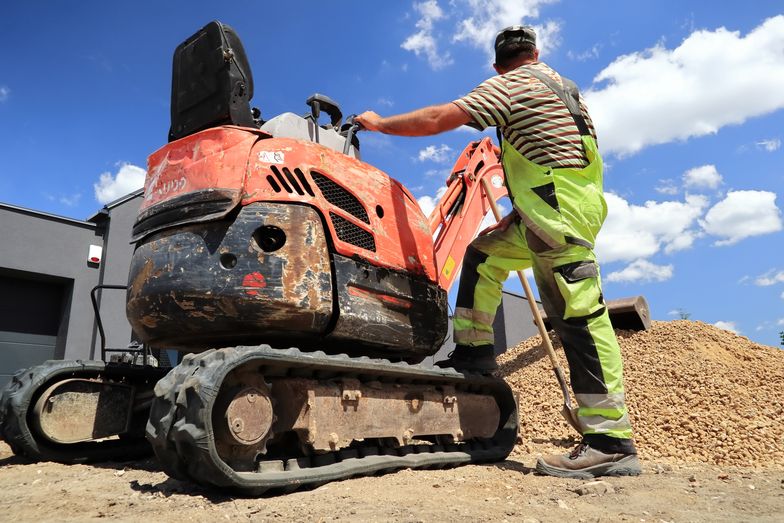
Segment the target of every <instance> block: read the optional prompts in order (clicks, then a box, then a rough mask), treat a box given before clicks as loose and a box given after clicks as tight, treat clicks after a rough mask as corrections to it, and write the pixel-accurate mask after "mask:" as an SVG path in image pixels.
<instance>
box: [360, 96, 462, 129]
mask: <svg viewBox="0 0 784 523" xmlns="http://www.w3.org/2000/svg"><path fill="white" fill-rule="evenodd" d="M355 121H358V122H359V123H360V124H362V126H363V127H364V128H365V129H367V130H368V131H378V132H381V133H384V134H394V135H397V136H430V135H433V134H438V133H443V132H444V131H451V130H452V129H456V128H458V127H460V126H461V125H464V124H467V123H469V122H470V121H471V117H470V116H469V115H468V113H466V112H465V111H463V110H462V109H460V108H459V107H458V106H457V105H455V104H454V103H448V104H443V105H431V106H430V107H423V108H422V109H417V110H416V111H411V112H410V113H404V114H398V115H395V116H388V117H386V118H384V117H383V116H379V115H378V114H376V113H374V112H373V111H366V112H364V113H362V114H360V115H359V116H357V117H356V119H355Z"/></svg>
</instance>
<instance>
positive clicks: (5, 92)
mask: <svg viewBox="0 0 784 523" xmlns="http://www.w3.org/2000/svg"><path fill="white" fill-rule="evenodd" d="M9 96H11V89H9V88H8V87H7V86H5V85H0V103H2V102H5V101H6V100H8V97H9Z"/></svg>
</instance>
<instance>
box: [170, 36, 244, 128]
mask: <svg viewBox="0 0 784 523" xmlns="http://www.w3.org/2000/svg"><path fill="white" fill-rule="evenodd" d="M252 97H253V76H252V74H251V70H250V65H249V64H248V58H247V56H246V55H245V49H244V48H243V46H242V42H241V41H240V39H239V36H237V33H236V32H235V31H234V29H232V28H231V27H229V26H228V25H225V24H222V23H220V22H218V21H213V22H210V23H209V24H207V25H205V26H204V27H203V28H201V29H200V30H199V31H197V32H196V34H194V35H193V36H191V37H190V38H188V39H187V40H185V41H184V42H183V43H181V44H180V45H179V46H177V49H175V51H174V64H173V69H172V95H171V128H170V129H169V141H170V142H171V141H173V140H177V139H179V138H182V137H184V136H188V135H190V134H193V133H195V132H197V131H200V130H202V129H207V128H209V127H215V126H217V125H239V126H243V127H258V122H257V121H255V120H254V116H253V112H252V110H251V107H250V99H251V98H252Z"/></svg>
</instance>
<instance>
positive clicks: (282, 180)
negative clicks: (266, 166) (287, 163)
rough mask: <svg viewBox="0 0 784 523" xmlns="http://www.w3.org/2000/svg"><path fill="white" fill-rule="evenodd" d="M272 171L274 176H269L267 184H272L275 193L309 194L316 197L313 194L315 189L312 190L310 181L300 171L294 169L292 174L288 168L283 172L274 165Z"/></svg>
mask: <svg viewBox="0 0 784 523" xmlns="http://www.w3.org/2000/svg"><path fill="white" fill-rule="evenodd" d="M270 170H271V171H272V174H268V175H267V182H268V183H269V184H270V187H272V190H273V191H275V192H280V191H286V192H287V193H289V194H293V193H297V194H299V195H300V196H304V195H305V193H307V194H309V195H310V196H315V195H314V194H313V189H311V188H310V184H309V183H308V179H307V178H306V177H305V174H304V173H303V172H302V171H300V170H299V169H294V173H293V174H292V172H291V171H290V170H289V169H288V167H284V168H283V170H282V171H281V170H280V169H278V168H277V167H275V166H274V165H273V166H271V167H270ZM273 175H274V176H273Z"/></svg>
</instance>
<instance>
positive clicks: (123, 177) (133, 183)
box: [93, 163, 146, 204]
mask: <svg viewBox="0 0 784 523" xmlns="http://www.w3.org/2000/svg"><path fill="white" fill-rule="evenodd" d="M145 174H146V171H145V170H144V169H142V168H141V167H137V166H135V165H131V164H129V163H123V164H120V168H119V170H118V171H117V174H115V175H112V173H110V172H105V173H102V174H101V177H100V179H99V180H98V183H95V184H93V189H94V190H95V199H96V200H98V202H99V203H103V204H106V203H109V202H112V201H114V200H116V199H117V198H120V197H122V196H125V195H126V194H128V193H130V192H133V191H135V190H136V189H141V188H142V187H144V176H145Z"/></svg>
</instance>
